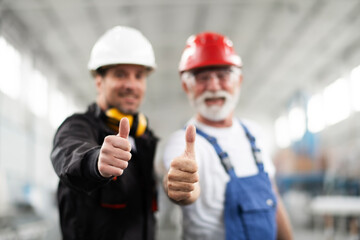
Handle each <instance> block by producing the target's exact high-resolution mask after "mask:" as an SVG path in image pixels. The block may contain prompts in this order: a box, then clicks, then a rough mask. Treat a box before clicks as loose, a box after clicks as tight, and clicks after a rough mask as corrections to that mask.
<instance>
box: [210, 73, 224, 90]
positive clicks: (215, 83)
mask: <svg viewBox="0 0 360 240" xmlns="http://www.w3.org/2000/svg"><path fill="white" fill-rule="evenodd" d="M206 88H207V90H209V91H218V90H220V89H221V85H220V80H219V78H218V77H217V76H216V75H215V74H211V77H210V79H209V81H208V82H207V84H206Z"/></svg>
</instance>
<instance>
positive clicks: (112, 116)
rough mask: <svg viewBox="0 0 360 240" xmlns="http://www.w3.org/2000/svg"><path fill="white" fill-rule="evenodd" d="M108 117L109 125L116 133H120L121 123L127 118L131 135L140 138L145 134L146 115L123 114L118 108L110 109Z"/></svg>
mask: <svg viewBox="0 0 360 240" xmlns="http://www.w3.org/2000/svg"><path fill="white" fill-rule="evenodd" d="M105 115H106V116H107V117H108V119H107V120H108V121H107V124H108V126H109V127H111V128H112V129H113V130H114V131H119V121H120V120H121V119H122V118H123V117H126V118H127V119H128V120H129V124H130V135H132V136H135V137H140V136H141V135H143V134H144V132H145V130H146V127H147V120H146V117H145V115H144V114H142V113H138V114H135V115H130V114H123V113H122V112H120V111H119V110H118V109H116V108H110V109H108V110H107V111H106V112H105Z"/></svg>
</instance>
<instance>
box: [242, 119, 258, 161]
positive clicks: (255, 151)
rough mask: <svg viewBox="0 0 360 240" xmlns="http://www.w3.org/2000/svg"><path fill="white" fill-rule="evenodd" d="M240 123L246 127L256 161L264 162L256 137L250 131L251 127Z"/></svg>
mask: <svg viewBox="0 0 360 240" xmlns="http://www.w3.org/2000/svg"><path fill="white" fill-rule="evenodd" d="M240 125H241V126H242V128H243V129H244V131H245V133H246V137H247V138H248V140H249V142H250V145H251V151H252V154H253V156H254V159H255V162H256V163H258V164H259V163H262V159H261V150H260V149H259V148H258V147H257V146H256V139H255V137H254V136H253V135H252V134H251V133H250V131H249V129H248V128H247V127H246V126H245V125H244V124H243V123H242V122H241V121H240Z"/></svg>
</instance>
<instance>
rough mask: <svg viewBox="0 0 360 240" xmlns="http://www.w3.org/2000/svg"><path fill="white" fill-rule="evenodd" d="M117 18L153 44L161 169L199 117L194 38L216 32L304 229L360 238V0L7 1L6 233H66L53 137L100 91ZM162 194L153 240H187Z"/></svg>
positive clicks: (2, 180)
mask: <svg viewBox="0 0 360 240" xmlns="http://www.w3.org/2000/svg"><path fill="white" fill-rule="evenodd" d="M115 25H125V26H131V27H134V28H137V29H139V30H140V31H141V32H142V33H143V34H144V35H145V36H146V37H147V38H148V39H149V40H150V42H151V43H152V45H153V48H154V51H155V56H156V63H157V68H156V70H155V71H154V73H153V74H151V75H150V77H149V79H148V82H147V93H146V98H145V101H144V103H143V104H142V106H141V111H142V112H143V113H144V114H145V115H146V116H147V117H148V119H149V124H150V126H151V127H152V128H153V129H154V131H155V132H156V134H157V135H158V136H159V138H160V139H161V141H160V144H159V147H158V150H157V156H156V166H157V169H158V171H159V173H161V171H162V169H161V164H160V161H161V153H162V149H163V146H164V143H165V142H166V139H167V138H168V137H169V136H170V134H171V133H172V132H173V131H175V130H177V129H179V128H181V127H183V126H184V124H185V123H186V121H187V119H189V118H190V117H191V116H192V115H193V114H194V110H193V109H192V108H191V107H190V105H189V103H188V100H187V97H186V95H185V93H184V92H183V91H182V89H181V83H180V80H179V74H178V71H177V67H178V63H179V60H180V55H181V52H182V50H183V48H184V46H185V41H186V39H187V38H188V37H189V36H190V35H192V34H196V33H199V32H202V31H215V32H219V33H222V34H224V35H226V36H228V37H229V38H230V39H231V40H232V41H233V43H234V47H235V50H236V52H237V53H238V54H239V55H240V56H241V58H242V61H243V63H244V67H243V74H244V81H243V86H242V89H241V96H240V101H239V104H238V106H237V108H236V116H237V117H239V118H245V119H247V118H248V119H252V120H254V121H256V122H257V123H258V124H260V125H261V126H262V129H263V131H264V135H265V136H266V140H267V148H268V151H269V152H270V153H271V156H272V159H273V161H274V164H275V166H276V181H277V184H278V187H279V190H280V193H281V195H282V197H283V200H284V204H285V206H286V208H287V210H288V213H289V217H290V220H291V224H292V227H293V229H294V233H295V234H294V235H295V239H299V240H302V239H304V240H307V239H324V240H330V239H331V240H335V239H345V240H350V239H351V240H355V239H359V228H360V221H359V220H360V1H359V0H302V1H300V0H222V1H220V0H182V1H172V0H132V1H123V0H122V1H121V0H117V1H115V0H103V1H95V0H73V1H70V0H48V1H44V0H0V69H1V71H0V240H4V239H34V240H35V239H51V240H58V239H61V238H60V233H59V222H58V213H57V205H56V188H57V184H58V177H57V176H56V174H55V172H54V170H53V168H52V165H51V161H50V151H51V148H52V140H53V137H54V134H55V131H56V129H57V127H58V126H59V124H61V122H62V121H63V120H64V119H65V118H66V117H67V116H69V115H71V114H73V113H75V112H83V111H85V109H86V107H87V105H88V104H90V103H92V102H93V101H94V99H95V96H96V93H95V85H94V80H93V79H92V77H91V75H90V73H89V71H88V70H87V62H88V59H89V55H90V51H91V48H92V46H93V44H94V43H95V41H96V40H97V38H98V37H99V36H100V35H102V34H103V33H104V32H105V31H106V30H107V29H109V28H111V27H113V26H115ZM159 179H160V177H159ZM159 188H160V185H159ZM159 198H160V200H161V203H162V205H160V206H159V212H158V213H157V217H158V233H157V238H158V239H159V240H165V239H175V240H176V239H181V236H180V230H181V219H180V218H181V217H180V214H179V209H178V207H176V206H174V205H173V204H172V203H171V202H170V201H169V200H168V199H167V198H166V196H164V194H163V193H162V191H161V189H160V191H159Z"/></svg>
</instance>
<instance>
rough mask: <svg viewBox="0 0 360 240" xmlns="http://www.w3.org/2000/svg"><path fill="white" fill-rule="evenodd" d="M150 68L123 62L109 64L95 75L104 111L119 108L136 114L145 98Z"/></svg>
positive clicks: (99, 101)
mask: <svg viewBox="0 0 360 240" xmlns="http://www.w3.org/2000/svg"><path fill="white" fill-rule="evenodd" d="M147 75H148V70H147V69H146V68H145V67H144V66H140V65H132V64H128V65H127V64H121V65H115V66H109V67H107V68H106V69H105V71H104V73H103V74H97V75H96V77H95V80H96V88H97V92H98V96H97V104H98V105H99V106H100V108H101V109H102V110H103V111H106V110H107V109H109V108H117V109H118V110H119V111H120V112H122V113H124V114H134V113H136V112H137V111H138V108H139V106H140V104H141V102H142V100H143V98H144V95H145V91H146V78H147Z"/></svg>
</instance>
